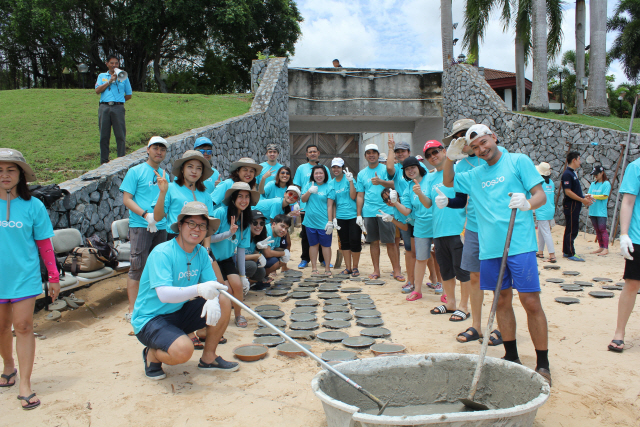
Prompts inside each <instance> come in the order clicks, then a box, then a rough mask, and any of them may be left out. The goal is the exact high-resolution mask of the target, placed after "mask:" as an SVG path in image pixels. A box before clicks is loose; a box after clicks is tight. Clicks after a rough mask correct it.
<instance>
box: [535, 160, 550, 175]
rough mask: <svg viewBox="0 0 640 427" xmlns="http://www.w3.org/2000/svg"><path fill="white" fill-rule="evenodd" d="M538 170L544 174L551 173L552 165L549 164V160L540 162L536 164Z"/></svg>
mask: <svg viewBox="0 0 640 427" xmlns="http://www.w3.org/2000/svg"><path fill="white" fill-rule="evenodd" d="M536 170H537V171H538V173H539V174H540V175H542V176H549V175H551V165H549V163H547V162H542V163H540V164H539V165H538V166H536Z"/></svg>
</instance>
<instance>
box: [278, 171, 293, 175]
mask: <svg viewBox="0 0 640 427" xmlns="http://www.w3.org/2000/svg"><path fill="white" fill-rule="evenodd" d="M280 174H281V175H291V172H289V171H281V172H280Z"/></svg>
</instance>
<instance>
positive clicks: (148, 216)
mask: <svg viewBox="0 0 640 427" xmlns="http://www.w3.org/2000/svg"><path fill="white" fill-rule="evenodd" d="M144 219H145V220H146V221H147V222H148V223H149V225H147V231H149V232H150V233H155V232H156V231H158V227H156V224H157V222H156V220H155V219H154V218H153V213H147V214H145V216H144Z"/></svg>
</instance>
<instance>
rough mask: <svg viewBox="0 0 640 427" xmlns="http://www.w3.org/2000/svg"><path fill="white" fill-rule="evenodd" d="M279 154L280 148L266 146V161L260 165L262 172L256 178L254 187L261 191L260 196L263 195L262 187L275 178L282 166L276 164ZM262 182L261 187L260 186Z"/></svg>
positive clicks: (274, 145) (272, 145)
mask: <svg viewBox="0 0 640 427" xmlns="http://www.w3.org/2000/svg"><path fill="white" fill-rule="evenodd" d="M279 154H280V147H278V146H277V145H276V144H269V145H267V161H266V162H262V163H260V166H262V172H260V175H258V176H257V177H256V185H257V186H258V187H260V188H262V189H263V191H262V192H261V193H260V194H264V186H265V185H267V184H268V183H270V182H271V181H273V180H274V179H275V178H276V174H277V173H278V170H279V169H280V168H281V167H282V166H283V165H281V164H280V163H278V155H279ZM262 181H264V184H262V186H261V185H260V184H261V183H262Z"/></svg>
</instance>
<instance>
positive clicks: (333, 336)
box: [317, 331, 349, 342]
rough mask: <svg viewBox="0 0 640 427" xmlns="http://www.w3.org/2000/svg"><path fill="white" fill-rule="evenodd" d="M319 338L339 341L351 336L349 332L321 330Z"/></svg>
mask: <svg viewBox="0 0 640 427" xmlns="http://www.w3.org/2000/svg"><path fill="white" fill-rule="evenodd" d="M317 336H318V339H319V340H322V341H327V342H339V341H342V340H343V339H345V338H349V334H348V333H346V332H342V331H324V332H320V333H319V334H318V335H317Z"/></svg>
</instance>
